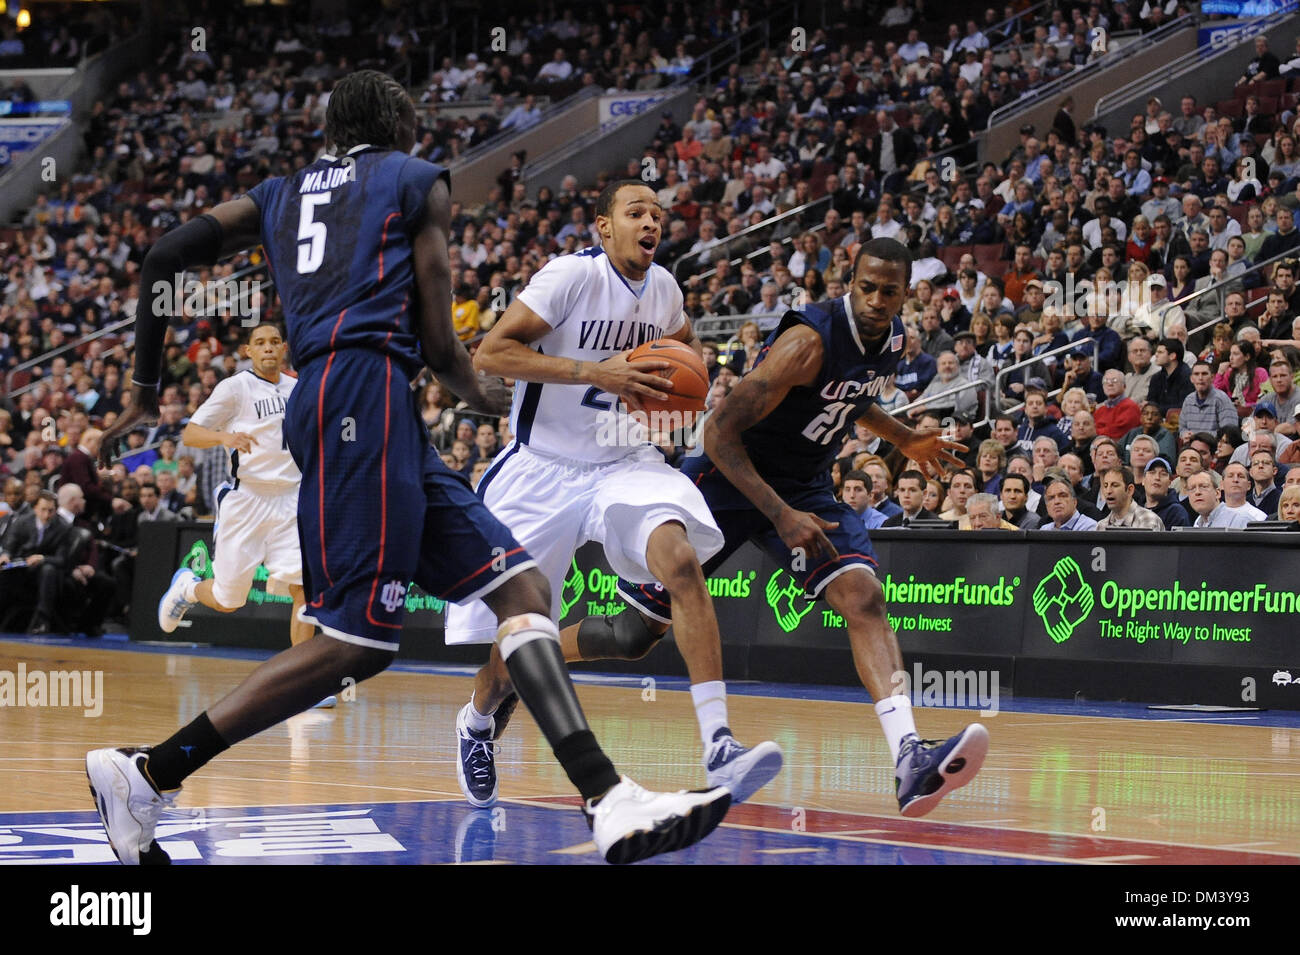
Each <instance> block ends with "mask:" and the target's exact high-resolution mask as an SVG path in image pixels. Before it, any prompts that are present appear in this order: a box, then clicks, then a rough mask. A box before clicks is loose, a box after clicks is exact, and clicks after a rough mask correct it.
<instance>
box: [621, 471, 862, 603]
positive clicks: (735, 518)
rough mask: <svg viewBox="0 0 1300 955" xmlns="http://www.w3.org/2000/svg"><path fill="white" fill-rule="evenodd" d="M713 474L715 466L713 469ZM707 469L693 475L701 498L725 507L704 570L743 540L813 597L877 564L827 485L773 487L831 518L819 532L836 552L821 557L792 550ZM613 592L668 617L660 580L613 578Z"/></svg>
mask: <svg viewBox="0 0 1300 955" xmlns="http://www.w3.org/2000/svg"><path fill="white" fill-rule="evenodd" d="M715 475H716V472H715ZM715 475H709V476H706V477H704V478H703V479H702V480H700V481H699V488H700V490H701V491H702V492H704V500H705V501H706V502H708V503H709V505H710V508H711V509H712V508H714V507H715V502H716V500H717V499H718V498H724V499H725V503H726V504H727V505H728V506H727V507H725V508H717V509H713V511H712V513H713V519H714V520H715V521H717V523H718V527H719V528H720V529H721V530H722V534H723V537H724V538H725V543H724V544H723V545H722V550H720V551H718V553H716V554H715V555H714V556H713V557H712V558H710V559H709V561H708V562H707V563H705V564H704V565H703V567H704V574H705V576H706V577H707V576H709V575H710V574H712V573H713V571H715V570H717V569H718V567H720V566H721V565H722V564H723V563H724V562H725V561H726V560H727V558H728V557H730V556H731V555H732V554H734V553H735V552H736V551H737V550H738V549H739V548H740V547H741V545H743V544H744V543H745V542H746V541H753V542H754V544H756V545H757V546H759V547H761V548H762V549H764V550H766V551H767V552H768V554H770V555H771V556H772V559H773V560H774V561H775V562H776V563H777V564H778V565H779V566H781V567H784V568H785V569H786V570H787V571H788V572H789V573H790V576H792V577H793V578H794V579H795V582H796V583H797V584H798V585H799V586H800V587H801V588H802V590H803V597H804V598H806V599H807V600H817V599H818V598H820V597H821V595H822V593H823V592H824V591H825V589H826V585H827V584H829V583H830V582H831V581H832V580H834V579H835V578H836V577H839V576H841V575H843V574H846V573H849V572H852V571H855V570H857V569H858V568H865V569H866V570H868V571H871V572H872V573H875V569H876V568H877V567H878V566H879V562H878V561H877V560H876V552H875V550H874V549H873V548H872V546H871V538H870V537H869V536H868V535H867V528H866V525H864V524H863V523H862V518H861V517H859V516H858V513H857V512H856V511H854V510H853V508H851V507H849V506H848V505H847V504H844V503H843V502H841V501H837V500H835V497H834V495H833V494H832V493H831V492H830V491H829V490H823V489H816V490H811V491H802V492H800V493H795V494H791V493H788V492H786V491H783V490H782V489H780V488H777V489H776V490H777V491H778V493H780V494H781V497H782V499H783V500H785V502H786V503H787V504H789V505H790V506H791V507H793V508H794V509H795V510H798V511H809V512H811V513H813V514H816V515H817V516H818V517H820V518H821V519H822V520H824V521H828V522H829V521H837V522H838V523H839V527H836V528H834V529H833V530H823V532H822V533H824V534H825V535H826V537H827V538H829V540H830V542H831V544H832V545H834V547H835V550H836V552H837V553H838V554H839V556H838V557H835V558H833V559H825V558H818V557H814V556H813V555H811V554H807V555H801V554H795V553H792V552H791V550H790V548H789V547H787V546H786V544H785V542H784V541H782V540H781V535H780V534H778V533H777V532H776V528H774V527H773V526H772V522H771V521H769V520H768V519H767V518H766V517H765V516H764V515H763V514H762V513H761V512H760V511H758V510H757V509H756V508H754V507H736V506H734V505H735V503H736V497H737V496H738V494H739V492H737V491H736V490H735V489H734V488H732V487H731V485H730V484H729V483H726V482H725V481H724V479H722V477H721V476H720V475H716V476H715ZM618 594H619V596H620V597H622V598H623V600H624V601H625V602H626V603H627V604H628V605H629V606H632V607H635V608H636V609H638V610H640V611H641V612H642V613H644V614H645V615H646V616H647V617H650V618H651V619H652V620H658V621H659V622H660V623H664V624H669V623H672V599H671V598H670V597H669V595H668V592H667V591H666V590H665V589H664V587H663V585H662V584H657V583H655V584H637V583H632V582H631V581H628V580H624V579H623V578H621V577H620V578H619V581H618Z"/></svg>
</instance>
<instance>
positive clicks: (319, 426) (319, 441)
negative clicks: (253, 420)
mask: <svg viewBox="0 0 1300 955" xmlns="http://www.w3.org/2000/svg"><path fill="white" fill-rule="evenodd" d="M347 313H348V310H347V309H346V308H345V309H343V311H341V312H339V317H338V318H337V319H336V320H335V321H334V330H333V331H332V332H330V357H329V358H328V359H327V360H326V362H325V371H324V372H322V373H321V376H320V388H319V390H318V391H317V392H316V471H317V475H316V481H317V487H318V491H317V495H316V500H317V507H318V510H317V518H316V520H317V527H318V528H319V532H320V569H321V570H322V571H324V572H325V582H326V584H327V585H328V586H330V587H333V586H334V578H333V577H331V576H330V571H329V567H328V566H326V564H325V382H326V381H328V380H329V376H330V367H331V366H332V365H333V364H334V356H335V354H337V353H336V352H335V351H334V350H333V349H334V339H335V338H337V337H338V334H339V326H340V325H342V324H343V316H344V315H346V314H347ZM324 602H325V595H324V594H323V593H322V594H321V595H320V596H319V597H317V598H316V599H315V600H313V601H312V604H311V605H312V606H313V607H320V606H321V605H322V604H324Z"/></svg>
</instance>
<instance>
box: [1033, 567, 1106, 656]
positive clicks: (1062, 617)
mask: <svg viewBox="0 0 1300 955" xmlns="http://www.w3.org/2000/svg"><path fill="white" fill-rule="evenodd" d="M1095 602H1096V597H1095V596H1094V595H1093V592H1092V587H1091V585H1089V583H1088V582H1087V581H1086V580H1084V579H1083V572H1082V571H1081V570H1079V565H1078V564H1077V563H1075V560H1074V558H1073V557H1062V558H1061V559H1060V560H1058V561H1057V562H1056V566H1055V567H1053V568H1052V572H1051V573H1050V574H1048V575H1047V576H1046V577H1044V578H1043V579H1042V580H1040V581H1039V582H1038V586H1037V587H1035V588H1034V612H1035V613H1037V614H1038V616H1039V617H1041V618H1042V621H1043V627H1044V628H1045V629H1046V630H1047V635H1048V636H1049V637H1051V638H1052V639H1053V640H1055V641H1056V642H1057V643H1064V642H1065V641H1066V640H1069V639H1070V636H1071V635H1072V634H1073V633H1074V628H1075V627H1077V626H1078V625H1079V624H1081V623H1083V621H1084V620H1086V619H1088V614H1090V613H1092V605H1093V604H1094V603H1095Z"/></svg>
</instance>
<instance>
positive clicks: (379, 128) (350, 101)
mask: <svg viewBox="0 0 1300 955" xmlns="http://www.w3.org/2000/svg"><path fill="white" fill-rule="evenodd" d="M403 127H405V128H406V129H407V130H408V131H409V130H413V129H414V128H415V109H414V107H413V106H412V105H411V98H410V97H409V96H407V95H406V90H405V89H403V88H402V85H401V84H400V83H398V82H397V81H396V80H395V79H393V78H392V77H391V76H387V75H386V74H384V73H380V72H378V71H377V70H357V71H356V72H355V73H350V74H348V75H347V76H345V77H343V79H341V80H339V81H338V83H337V84H335V86H334V91H333V93H331V94H330V101H329V106H327V107H326V109H325V139H326V141H327V142H328V143H329V144H330V146H332V147H333V148H334V149H336V150H339V151H346V150H348V149H351V148H352V147H353V146H360V145H361V144H362V143H369V144H371V145H372V146H379V147H382V148H386V149H396V148H398V146H399V145H400V144H401V141H402V129H403Z"/></svg>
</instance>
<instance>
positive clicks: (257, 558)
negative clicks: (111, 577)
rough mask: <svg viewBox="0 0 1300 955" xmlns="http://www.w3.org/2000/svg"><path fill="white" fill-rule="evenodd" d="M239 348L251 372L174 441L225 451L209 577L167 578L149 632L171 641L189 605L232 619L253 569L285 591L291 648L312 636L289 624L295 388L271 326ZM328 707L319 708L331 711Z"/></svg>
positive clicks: (211, 400)
mask: <svg viewBox="0 0 1300 955" xmlns="http://www.w3.org/2000/svg"><path fill="white" fill-rule="evenodd" d="M244 347H245V349H246V351H247V355H248V358H249V359H250V360H251V361H252V363H253V367H252V368H251V369H249V370H247V371H241V372H239V373H238V374H236V375H231V376H230V377H229V378H226V379H223V380H222V381H220V382H218V384H217V387H215V388H213V389H212V394H211V395H209V396H208V400H207V401H205V402H203V404H201V405H200V406H199V409H198V410H197V411H196V412H194V416H193V417H192V418H190V421H189V424H187V425H186V426H185V430H184V431H183V432H181V440H182V441H183V442H184V443H185V445H186V446H187V447H191V448H210V447H213V446H214V445H222V446H223V447H226V448H228V449H229V450H230V481H228V482H227V483H225V484H223V485H222V486H221V488H220V489H219V490H218V491H217V502H216V517H217V521H216V526H215V528H214V530H213V545H214V551H215V552H214V555H213V558H212V577H211V579H209V580H201V579H200V578H199V576H198V575H197V574H195V573H194V572H193V571H192V570H190V569H189V568H188V567H182V568H181V569H180V570H178V571H176V573H175V574H174V575H173V576H172V582H171V586H170V587H168V588H167V592H166V593H165V594H163V597H162V599H161V600H160V601H159V602H158V626H159V628H161V629H162V631H163V633H172V632H173V631H174V630H175V629H176V628H177V627H178V626H179V625H180V622H181V619H182V618H183V617H184V616H185V614H186V612H187V611H188V610H189V609H190V608H191V607H193V606H194V605H195V604H196V603H201V604H203V606H205V607H211V608H212V609H213V610H216V611H218V612H220V613H233V612H234V611H236V610H238V609H239V608H240V607H242V606H243V605H244V602H245V601H246V600H247V599H248V590H249V587H251V586H252V583H253V575H254V574H255V573H256V571H257V567H258V565H259V564H265V565H266V570H267V574H268V580H267V590H268V591H271V592H274V591H275V590H277V589H279V588H281V587H288V590H289V594H290V595H291V596H292V597H293V614H292V616H291V617H290V623H289V639H290V641H291V642H292V643H295V644H296V643H301V642H302V641H303V640H307V639H309V638H310V637H311V636H312V634H313V633H314V632H315V629H316V628H315V627H314V626H312V625H311V624H309V623H304V622H303V621H301V620H299V619H298V609H299V608H300V607H301V606H302V605H303V599H304V598H303V586H302V553H301V551H300V549H299V544H298V486H299V485H300V484H301V483H302V473H301V472H300V471H299V470H298V465H296V464H295V463H294V461H293V456H292V455H291V454H290V453H289V449H288V448H287V447H285V442H284V429H283V427H282V425H283V422H284V405H285V402H286V401H287V400H288V398H289V394H290V393H291V392H292V391H293V386H294V385H295V384H297V379H296V378H292V377H290V376H289V375H285V374H281V372H280V365H281V363H282V362H283V360H284V356H285V354H286V352H287V351H288V347H289V346H288V343H287V342H285V340H284V338H283V337H282V336H281V334H280V330H279V328H278V327H276V326H275V325H273V324H271V323H269V322H266V323H263V324H261V325H258V326H257V327H256V328H254V329H253V330H252V331H251V332H250V333H249V336H248V343H247V345H245V346H244ZM279 592H280V593H283V592H284V591H283V590H279ZM331 700H333V697H326V699H325V700H323V701H322V704H323V705H333V704H332V703H331Z"/></svg>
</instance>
